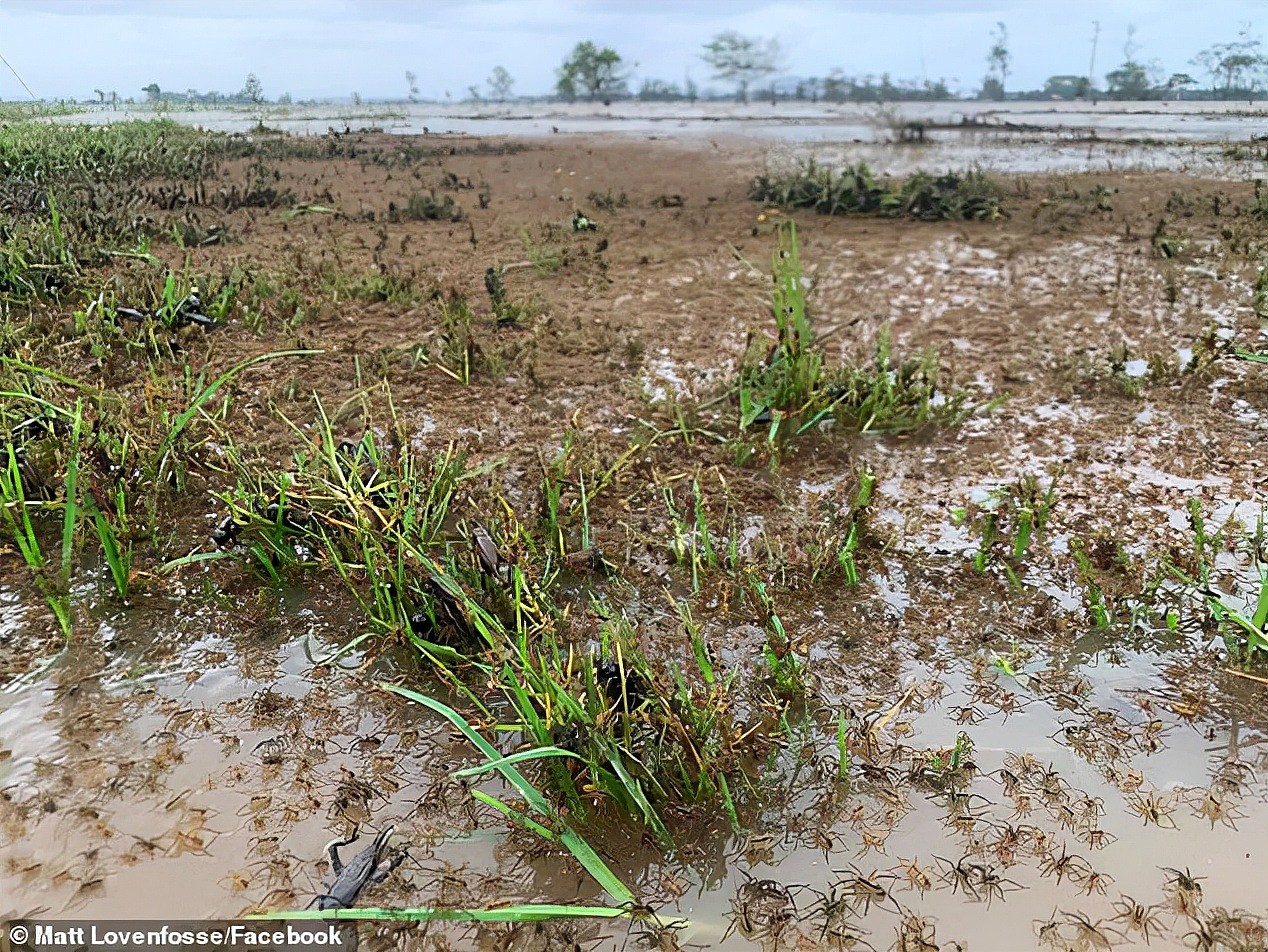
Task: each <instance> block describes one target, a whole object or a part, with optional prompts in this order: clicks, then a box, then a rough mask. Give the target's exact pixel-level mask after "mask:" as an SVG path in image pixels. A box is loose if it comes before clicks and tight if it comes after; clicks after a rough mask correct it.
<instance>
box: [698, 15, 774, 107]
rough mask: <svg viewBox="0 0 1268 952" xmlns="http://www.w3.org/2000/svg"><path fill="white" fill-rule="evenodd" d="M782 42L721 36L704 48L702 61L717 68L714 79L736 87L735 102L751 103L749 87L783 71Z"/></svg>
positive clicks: (721, 34) (732, 34)
mask: <svg viewBox="0 0 1268 952" xmlns="http://www.w3.org/2000/svg"><path fill="white" fill-rule="evenodd" d="M779 57H780V49H779V41H778V40H775V39H763V38H762V37H756V36H743V35H741V34H739V33H736V32H735V31H734V30H727V31H726V32H724V33H719V34H718V35H717V36H715V37H714V38H713V39H712V40H711V41H710V42H708V43H706V44H705V45H704V53H702V54H701V56H700V58H701V59H703V60H704V61H705V62H706V63H708V64H709V66H711V67H712V68H713V78H714V79H719V80H722V81H723V82H727V83H734V84H735V98H736V99H738V100H739V101H740V102H748V90H749V86H751V85H752V84H753V83H756V82H758V81H759V80H762V79H765V78H766V77H767V76H771V75H773V74H774V73H777V72H779V70H780V63H779Z"/></svg>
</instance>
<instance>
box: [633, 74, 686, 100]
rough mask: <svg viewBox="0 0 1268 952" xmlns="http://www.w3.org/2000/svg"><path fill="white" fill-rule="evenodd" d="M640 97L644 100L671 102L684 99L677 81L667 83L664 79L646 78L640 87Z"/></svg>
mask: <svg viewBox="0 0 1268 952" xmlns="http://www.w3.org/2000/svg"><path fill="white" fill-rule="evenodd" d="M638 98H639V99H640V100H642V101H643V102H669V101H671V100H675V99H682V98H683V95H682V90H681V89H679V88H678V84H677V83H667V82H665V80H663V79H645V80H643V85H641V86H640V87H639V88H638Z"/></svg>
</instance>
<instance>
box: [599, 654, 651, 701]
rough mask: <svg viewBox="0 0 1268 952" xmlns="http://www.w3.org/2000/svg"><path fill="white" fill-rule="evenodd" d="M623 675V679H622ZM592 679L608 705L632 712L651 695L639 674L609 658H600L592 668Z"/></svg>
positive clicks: (649, 688) (648, 687) (647, 685)
mask: <svg viewBox="0 0 1268 952" xmlns="http://www.w3.org/2000/svg"><path fill="white" fill-rule="evenodd" d="M622 675H624V677H622ZM594 677H595V680H596V681H598V683H599V686H600V687H601V688H603V693H604V694H605V695H607V699H608V703H609V704H614V705H619V706H621V707H624V708H625V709H627V710H631V711H632V710H634V709H635V708H637V707H639V706H640V705H642V704H643V703H644V702H645V701H646V700H647V697H648V695H649V694H650V693H651V685H650V684H648V683H647V678H645V677H644V676H643V675H642V674H641V673H639V672H638V671H635V670H634V669H633V668H631V667H629V666H628V665H624V664H619V663H618V662H616V661H613V660H612V659H611V658H602V659H600V660H599V661H598V663H596V664H595V666H594Z"/></svg>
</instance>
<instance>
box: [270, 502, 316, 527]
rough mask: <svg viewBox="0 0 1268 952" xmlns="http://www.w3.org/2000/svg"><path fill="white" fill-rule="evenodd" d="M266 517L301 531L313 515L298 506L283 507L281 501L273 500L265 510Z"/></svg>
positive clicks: (273, 521)
mask: <svg viewBox="0 0 1268 952" xmlns="http://www.w3.org/2000/svg"><path fill="white" fill-rule="evenodd" d="M264 518H265V519H267V520H268V521H269V522H272V523H277V524H280V525H281V526H282V527H283V528H285V529H290V530H292V531H295V532H299V531H300V530H302V529H303V528H305V527H306V526H307V525H308V521H309V519H310V518H311V515H310V514H309V513H308V512H306V511H305V510H303V509H300V508H298V507H297V506H286V507H283V506H282V505H281V504H280V503H276V502H271V503H269V505H268V508H267V509H265V510H264Z"/></svg>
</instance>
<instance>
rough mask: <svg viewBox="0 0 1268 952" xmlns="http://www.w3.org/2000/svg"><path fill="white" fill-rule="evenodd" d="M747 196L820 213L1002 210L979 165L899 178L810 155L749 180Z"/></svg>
mask: <svg viewBox="0 0 1268 952" xmlns="http://www.w3.org/2000/svg"><path fill="white" fill-rule="evenodd" d="M749 196H750V197H751V198H753V199H754V200H755V201H759V202H765V203H766V204H768V205H775V206H778V207H780V208H812V209H814V210H815V211H816V212H819V213H820V214H822V215H880V216H886V217H911V218H918V219H921V220H923V221H938V220H950V221H961V220H977V221H992V220H994V219H996V218H999V217H1000V216H1002V215H1003V214H1004V207H1003V204H1002V192H1001V190H1000V188H999V185H998V184H996V182H995V181H994V180H993V179H992V178H991V177H990V176H988V175H987V174H986V173H985V172H983V171H981V170H980V169H970V170H968V171H965V172H947V173H945V174H942V175H930V174H929V173H927V172H915V173H913V174H911V175H909V176H908V177H907V178H906V179H904V180H903V181H902V182H901V183H891V182H888V181H881V180H877V178H876V177H875V175H874V174H873V173H872V170H871V169H870V168H868V166H867V164H866V163H863V162H860V163H859V164H857V165H845V166H843V167H842V168H840V169H834V168H832V167H830V166H824V165H819V164H817V163H816V162H815V161H814V160H813V159H812V160H809V161H805V162H801V163H799V164H798V165H797V166H796V167H795V168H793V169H790V170H788V171H784V172H771V171H767V172H764V173H762V174H761V175H759V176H757V178H755V179H754V180H753V183H752V186H751V188H750V189H749Z"/></svg>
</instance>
